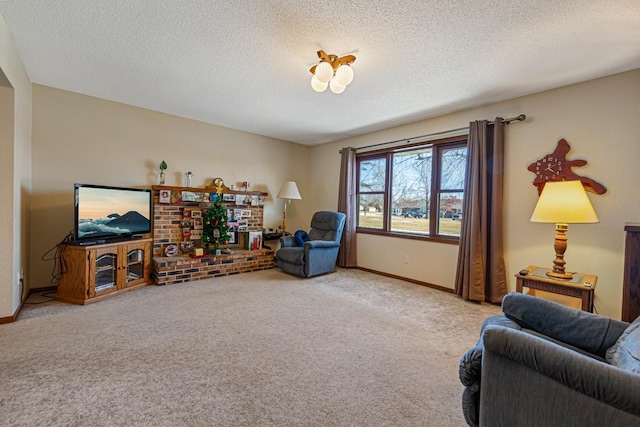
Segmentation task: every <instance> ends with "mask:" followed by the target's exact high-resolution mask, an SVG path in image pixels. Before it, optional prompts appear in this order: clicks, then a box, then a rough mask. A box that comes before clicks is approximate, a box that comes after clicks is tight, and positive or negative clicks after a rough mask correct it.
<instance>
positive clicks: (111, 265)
mask: <svg viewBox="0 0 640 427" xmlns="http://www.w3.org/2000/svg"><path fill="white" fill-rule="evenodd" d="M117 271H118V254H117V253H111V252H107V253H98V254H96V273H95V277H94V284H93V285H94V292H95V294H96V295H97V294H100V293H102V292H106V291H109V290H111V289H115V288H116V280H117V274H116V273H117Z"/></svg>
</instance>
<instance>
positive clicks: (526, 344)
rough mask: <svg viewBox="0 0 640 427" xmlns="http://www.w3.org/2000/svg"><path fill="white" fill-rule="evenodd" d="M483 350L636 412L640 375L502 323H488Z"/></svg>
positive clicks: (638, 411) (639, 412)
mask: <svg viewBox="0 0 640 427" xmlns="http://www.w3.org/2000/svg"><path fill="white" fill-rule="evenodd" d="M483 342H484V350H485V352H491V353H495V354H498V355H500V356H503V357H506V358H508V359H511V360H513V361H514V362H516V363H519V364H520V365H523V366H526V367H527V368H529V369H533V370H535V371H537V372H538V373H540V374H541V375H544V376H545V377H547V378H550V379H551V380H553V381H555V382H557V383H560V384H563V385H565V386H566V387H569V388H571V389H573V390H575V391H577V392H578V393H581V394H583V395H586V396H589V397H591V398H593V399H595V400H598V401H600V402H603V403H605V404H607V405H609V406H612V407H614V408H617V409H619V410H622V411H624V412H627V413H630V414H633V415H635V416H640V375H638V374H635V373H633V372H628V371H624V370H622V369H619V368H616V367H614V366H611V365H609V364H607V363H605V362H601V361H598V360H596V359H593V358H590V357H588V356H585V355H583V354H580V353H578V352H575V351H572V350H570V349H567V348H565V347H563V346H561V345H558V344H555V343H552V342H549V341H547V340H545V339H543V338H539V337H536V336H534V335H530V334H527V333H525V332H521V331H517V330H514V329H509V328H505V327H502V326H488V327H487V328H486V329H485V331H484V334H483Z"/></svg>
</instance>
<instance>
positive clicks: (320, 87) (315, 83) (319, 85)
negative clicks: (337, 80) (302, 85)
mask: <svg viewBox="0 0 640 427" xmlns="http://www.w3.org/2000/svg"><path fill="white" fill-rule="evenodd" d="M327 86H329V83H327V82H321V81H320V80H318V77H317V76H315V75H314V76H313V77H311V87H312V88H313V90H315V91H316V92H324V91H325V89H327Z"/></svg>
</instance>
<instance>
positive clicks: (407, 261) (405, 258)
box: [404, 255, 409, 264]
mask: <svg viewBox="0 0 640 427" xmlns="http://www.w3.org/2000/svg"><path fill="white" fill-rule="evenodd" d="M404 263H405V264H409V255H405V256H404Z"/></svg>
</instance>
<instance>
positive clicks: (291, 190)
mask: <svg viewBox="0 0 640 427" xmlns="http://www.w3.org/2000/svg"><path fill="white" fill-rule="evenodd" d="M278 199H294V200H300V199H302V197H301V196H300V192H299V191H298V186H297V185H296V182H295V181H287V182H285V183H284V184H282V188H280V192H279V193H278Z"/></svg>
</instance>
